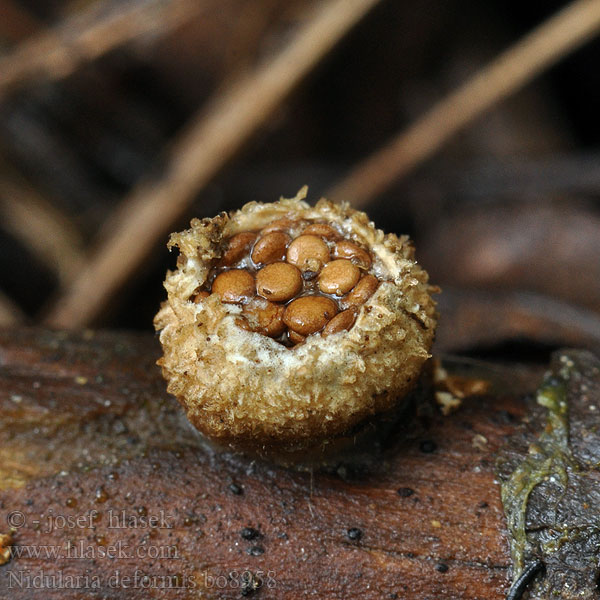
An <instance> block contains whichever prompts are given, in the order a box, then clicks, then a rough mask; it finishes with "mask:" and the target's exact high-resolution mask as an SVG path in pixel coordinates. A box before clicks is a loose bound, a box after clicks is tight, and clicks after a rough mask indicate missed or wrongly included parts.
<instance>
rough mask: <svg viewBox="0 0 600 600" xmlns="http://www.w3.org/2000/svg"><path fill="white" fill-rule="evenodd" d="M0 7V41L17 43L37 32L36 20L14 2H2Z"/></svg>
mask: <svg viewBox="0 0 600 600" xmlns="http://www.w3.org/2000/svg"><path fill="white" fill-rule="evenodd" d="M0 6H1V8H2V19H0V39H6V40H10V41H11V42H19V41H21V39H23V38H24V37H27V36H29V35H32V34H34V33H35V32H36V31H37V30H38V27H39V23H38V21H37V19H35V18H34V17H33V16H32V15H31V13H30V12H29V11H28V10H27V9H25V8H23V7H22V6H20V4H19V3H18V2H16V1H15V0H2V1H1V5H0Z"/></svg>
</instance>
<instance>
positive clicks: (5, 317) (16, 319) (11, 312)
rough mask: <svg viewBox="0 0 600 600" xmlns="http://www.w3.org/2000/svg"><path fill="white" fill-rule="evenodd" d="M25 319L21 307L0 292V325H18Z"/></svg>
mask: <svg viewBox="0 0 600 600" xmlns="http://www.w3.org/2000/svg"><path fill="white" fill-rule="evenodd" d="M24 320H25V317H24V315H23V313H22V312H21V310H20V309H19V307H18V306H17V305H16V304H15V303H14V302H13V301H12V300H10V298H7V297H6V296H5V295H4V294H3V293H2V292H0V327H7V326H9V325H16V324H17V323H21V322H22V321H24Z"/></svg>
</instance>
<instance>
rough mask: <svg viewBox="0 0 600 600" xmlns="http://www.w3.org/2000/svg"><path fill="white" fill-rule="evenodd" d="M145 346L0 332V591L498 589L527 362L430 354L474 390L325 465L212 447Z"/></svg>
mask: <svg viewBox="0 0 600 600" xmlns="http://www.w3.org/2000/svg"><path fill="white" fill-rule="evenodd" d="M158 356H159V345H158V341H157V340H156V339H155V338H152V337H151V336H149V335H142V334H125V333H111V332H92V331H84V332H80V333H68V334H67V333H61V332H50V331H46V330H39V329H17V330H15V329H11V330H3V331H0V416H1V419H0V534H3V535H5V536H7V537H5V538H0V550H2V547H4V550H5V551H6V550H7V549H8V551H9V554H8V555H7V556H8V560H6V562H5V564H2V566H0V598H1V599H2V600H4V599H9V598H10V599H14V600H20V599H26V598H27V599H29V598H31V599H33V598H43V599H44V600H52V599H55V598H60V599H63V598H107V599H111V600H113V599H114V600H116V599H121V598H123V599H125V598H127V599H137V598H140V599H142V598H144V599H148V598H240V597H245V596H249V597H256V598H265V599H266V598H276V599H282V600H288V599H290V600H291V599H297V598H301V597H313V598H323V599H338V598H340V599H341V598H354V597H356V598H359V597H360V598H365V599H381V598H389V599H393V598H398V599H399V598H411V599H413V600H421V599H422V600H424V599H434V598H435V599H442V598H443V599H476V598H479V599H484V598H485V599H486V600H493V599H501V598H504V597H505V596H506V593H507V591H508V589H509V587H510V583H511V578H512V571H511V568H512V565H511V558H510V551H509V543H508V538H507V525H506V519H505V515H504V511H503V507H502V503H501V500H500V488H499V484H498V483H497V480H496V473H495V469H496V461H497V457H498V456H499V455H500V454H499V453H500V450H501V448H503V447H504V446H505V445H506V442H507V440H508V439H509V438H511V437H512V436H514V435H515V433H516V432H517V430H520V429H522V428H523V427H524V426H525V427H527V426H529V427H533V426H532V425H531V423H529V425H527V423H525V425H524V423H523V419H524V418H525V419H527V417H528V415H530V414H533V413H534V412H535V411H533V413H532V407H533V403H534V400H533V396H532V395H531V392H533V391H534V390H535V389H536V388H537V386H538V385H539V383H540V380H541V374H542V370H541V369H540V368H539V367H516V366H511V367H506V366H500V365H498V364H492V363H479V362H476V361H472V360H467V359H459V358H456V359H447V360H445V361H442V364H443V366H444V368H445V370H446V372H447V374H448V378H449V380H448V381H449V382H450V384H448V385H449V388H450V389H451V390H453V391H454V392H456V390H457V388H458V387H460V386H461V385H462V389H465V388H468V387H469V386H468V385H465V382H466V383H467V384H468V382H469V381H472V380H473V379H476V380H477V381H481V380H483V381H484V382H487V383H486V384H485V385H483V386H482V385H478V386H474V387H473V386H471V387H473V389H475V390H476V391H477V394H479V395H471V396H467V397H465V398H464V399H463V400H462V404H461V406H460V407H459V408H458V410H456V411H455V412H453V413H451V414H449V415H443V414H442V413H441V411H440V410H439V408H438V407H437V406H435V404H433V403H432V404H431V405H426V406H425V407H424V408H423V406H421V408H420V409H419V410H418V411H417V415H416V416H414V417H411V418H409V417H406V419H405V422H404V423H400V424H399V425H398V426H397V428H396V429H395V430H394V431H393V432H392V433H391V434H390V435H389V436H388V437H387V439H386V440H385V441H383V440H382V443H381V444H380V446H381V447H380V448H379V447H377V448H375V446H374V448H373V452H372V456H371V457H370V460H368V461H363V462H361V463H359V464H350V465H343V464H342V465H340V467H339V468H338V469H337V471H335V472H328V473H319V472H301V471H295V470H292V469H285V468H282V467H277V466H274V465H269V464H263V463H260V462H256V461H251V460H249V459H245V458H244V457H239V456H236V455H235V454H233V453H216V452H214V451H213V450H211V449H210V448H208V447H207V446H206V445H205V444H204V443H203V441H202V440H201V439H200V438H199V436H198V435H197V434H196V432H195V430H193V429H192V428H191V426H190V425H189V424H188V423H187V421H186V419H185V416H184V415H183V412H182V410H181V409H180V407H179V405H178V404H177V402H176V400H175V399H173V398H172V397H170V396H168V395H167V393H166V391H165V384H164V382H163V380H162V377H161V374H160V371H159V369H158V367H156V365H155V361H156V359H157V358H158ZM484 389H487V391H486V392H485V393H481V392H482V391H483V390H484ZM432 394H433V391H432ZM459 395H460V394H459ZM534 429H535V428H534ZM2 539H4V546H2V544H3V542H2ZM1 555H2V554H1V552H0V557H1ZM1 563H2V559H1V558H0V564H1Z"/></svg>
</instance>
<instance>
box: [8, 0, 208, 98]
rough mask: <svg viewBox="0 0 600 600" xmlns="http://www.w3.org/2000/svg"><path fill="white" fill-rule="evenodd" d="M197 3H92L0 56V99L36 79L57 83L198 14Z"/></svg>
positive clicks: (176, 0)
mask: <svg viewBox="0 0 600 600" xmlns="http://www.w3.org/2000/svg"><path fill="white" fill-rule="evenodd" d="M198 5H199V0H130V1H129V2H126V3H123V2H121V3H119V2H116V3H115V2H95V3H93V4H92V5H91V7H90V8H88V9H86V10H84V11H82V12H81V13H78V14H76V15H73V16H71V17H69V18H67V19H66V20H65V21H63V22H62V23H61V24H60V26H58V27H56V28H55V29H52V30H50V31H47V32H43V33H40V34H38V35H35V36H34V37H32V38H31V39H28V40H27V41H25V42H23V43H22V44H20V45H19V46H18V47H17V48H16V49H15V50H13V51H12V52H11V53H9V54H7V55H6V56H4V57H2V58H0V98H1V97H2V96H4V95H5V94H6V93H8V92H10V91H12V90H13V89H15V88H16V87H18V86H19V85H22V84H23V83H25V82H27V81H29V80H31V79H34V78H36V77H42V78H46V79H60V78H63V77H66V76H68V75H69V74H71V73H72V72H73V71H74V70H75V69H77V67H79V65H81V64H82V63H85V62H88V61H91V60H94V59H95V58H98V57H99V56H101V55H102V54H105V53H106V52H108V51H109V50H111V49H113V48H115V47H117V46H120V45H121V44H123V43H125V42H127V41H129V40H131V39H134V38H136V37H139V36H142V35H145V34H149V33H155V32H157V31H159V32H161V33H164V32H166V31H168V30H170V29H173V28H174V27H176V26H178V25H179V24H181V23H182V22H184V21H185V20H186V19H187V18H189V16H190V15H191V14H193V13H195V12H197V11H198Z"/></svg>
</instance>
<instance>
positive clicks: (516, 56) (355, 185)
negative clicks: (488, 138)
mask: <svg viewBox="0 0 600 600" xmlns="http://www.w3.org/2000/svg"><path fill="white" fill-rule="evenodd" d="M599 29H600V0H576V1H575V2H572V3H571V4H569V5H568V6H567V7H566V8H564V9H563V10H561V11H560V12H559V13H557V14H556V15H554V16H553V17H551V18H550V19H549V20H547V21H546V22H544V23H542V24H541V25H540V26H538V27H537V28H536V29H534V30H533V31H532V32H531V33H530V34H528V35H527V36H525V37H524V38H523V39H522V40H520V41H519V42H517V43H516V44H515V45H513V46H512V47H510V48H509V49H508V50H506V51H505V52H504V53H502V54H501V55H500V56H498V58H496V59H495V60H494V61H492V63H491V64H489V65H488V66H487V67H485V68H483V69H482V70H481V71H479V72H478V73H476V74H475V75H474V76H473V77H472V78H471V79H470V80H468V81H467V82H466V83H464V84H463V85H462V86H460V87H459V88H458V89H457V90H456V91H454V92H453V93H451V94H450V95H449V96H447V97H446V98H444V99H443V100H441V101H440V102H439V103H438V104H436V105H435V106H434V107H433V108H432V109H431V110H429V112H427V113H426V114H425V115H424V116H423V117H421V118H420V119H418V120H417V121H416V123H414V124H413V125H411V126H410V127H409V128H408V129H407V130H406V131H403V132H401V133H400V134H399V135H398V136H397V137H396V138H394V139H393V140H391V142H389V143H388V144H387V145H386V146H384V147H383V148H381V149H380V150H378V151H377V152H375V153H374V154H373V155H371V156H369V157H368V158H367V159H366V160H364V161H363V162H361V163H360V164H359V165H358V166H357V167H355V168H354V169H353V170H352V171H351V172H350V173H349V174H348V175H347V176H346V177H345V178H344V179H342V181H340V182H339V183H338V184H337V185H335V186H334V187H333V189H332V190H330V192H329V193H328V194H327V195H328V196H329V197H330V198H331V199H333V200H338V201H340V200H346V201H349V202H351V203H352V204H353V205H354V206H357V207H360V206H364V205H366V204H368V203H369V202H370V201H371V200H372V199H374V198H375V197H376V196H377V195H379V194H381V193H382V192H383V191H384V190H385V189H386V188H388V187H389V186H390V185H391V184H393V183H394V181H396V180H397V179H399V178H400V177H402V176H403V175H406V174H407V173H408V172H409V171H411V170H412V169H414V168H415V167H416V166H417V165H419V164H420V163H421V162H423V161H424V160H425V159H427V158H428V157H429V156H431V155H432V154H434V153H435V152H436V151H437V150H439V149H440V148H441V146H442V145H443V144H444V143H445V142H446V141H447V140H448V139H449V138H451V137H452V136H453V135H454V134H455V133H457V132H458V131H459V130H460V129H462V128H463V127H465V126H466V125H468V124H469V123H471V122H472V121H473V120H474V119H476V118H477V117H479V116H480V115H481V114H482V113H484V112H485V111H486V110H488V109H489V108H490V107H491V106H493V105H494V104H496V103H497V102H499V101H500V100H502V99H503V98H505V97H506V96H508V95H510V94H513V93H514V92H516V91H517V90H518V89H519V88H521V87H522V86H523V85H525V84H526V83H527V82H529V81H530V80H531V79H533V77H535V76H536V75H538V74H539V73H541V72H542V71H543V70H544V69H546V68H548V67H549V66H550V65H552V64H554V63H556V62H557V61H558V60H560V59H561V58H563V57H564V56H566V55H567V54H568V53H569V52H572V51H573V50H575V49H576V48H578V47H579V46H581V45H582V44H583V43H585V42H586V41H588V40H589V39H591V38H592V37H593V36H594V35H595V34H596V33H597V32H598V30H599Z"/></svg>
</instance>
